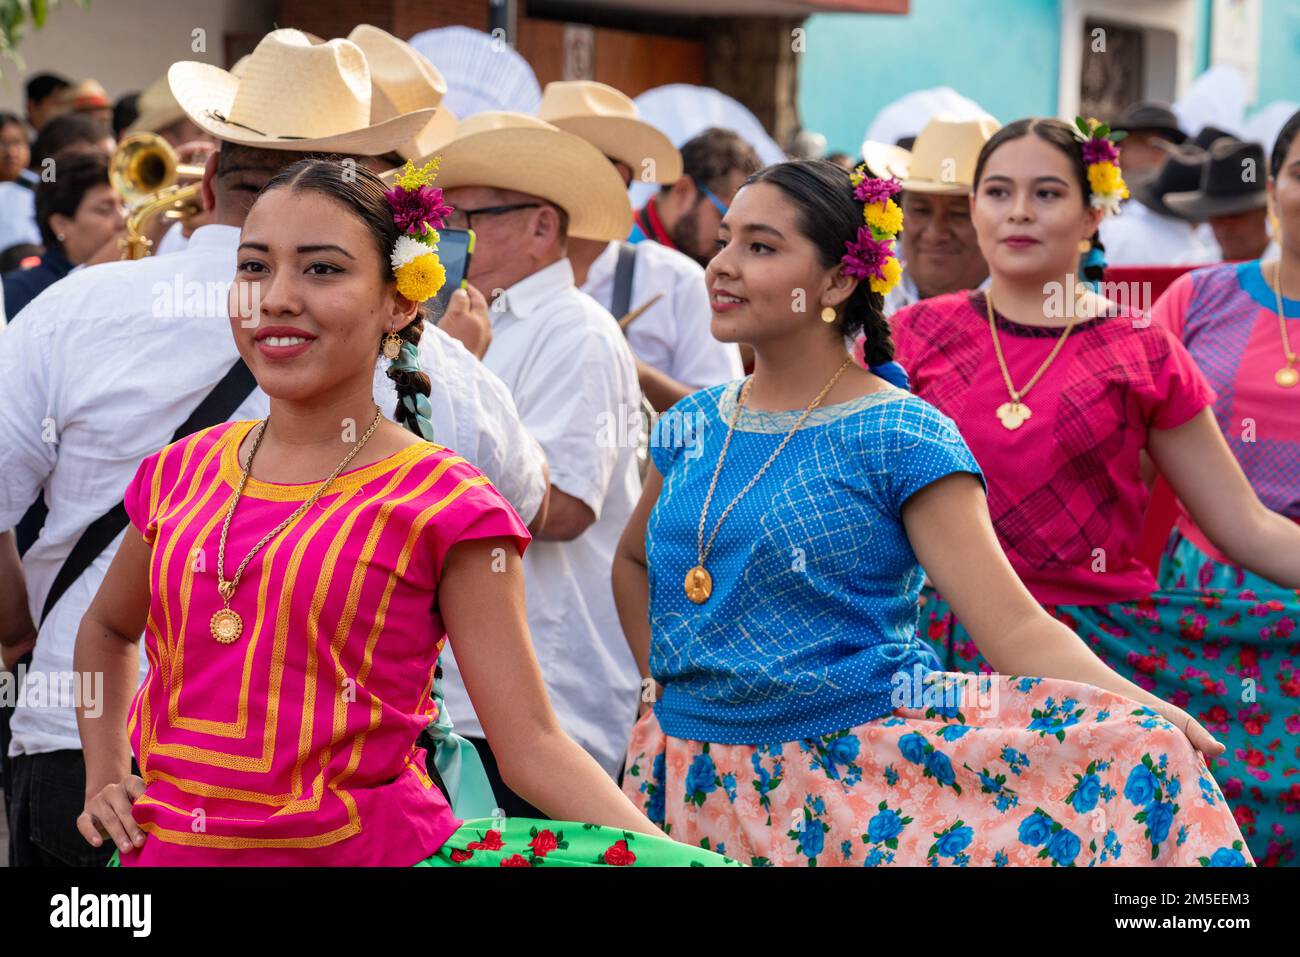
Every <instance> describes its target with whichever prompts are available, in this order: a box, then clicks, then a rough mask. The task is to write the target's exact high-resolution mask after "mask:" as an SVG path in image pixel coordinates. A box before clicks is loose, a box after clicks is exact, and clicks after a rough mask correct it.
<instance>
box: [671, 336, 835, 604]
mask: <svg viewBox="0 0 1300 957" xmlns="http://www.w3.org/2000/svg"><path fill="white" fill-rule="evenodd" d="M852 363H853V357H852V356H849V358H847V359H845V360H844V364H843V365H842V366H840V368H839V370H838V371H837V372H836V373H835V375H833V376H831V381H830V382H827V383H826V386H825V388H823V389H822V390H821V392H818V393H817V398H815V399H813V400H812V403H811V404H810V405H809V406H808V408H806V409H804V410H803V414H802V415H800V416H799V420H798V421H797V422H795V424H794V427H793V428H792V429H790V431H789V432H787V433H786V434H785V438H783V439H782V440H781V444H780V445H778V446H777V447H776V451H775V452H773V453H772V454H771V455H769V456H768V458H767V461H766V462H764V463H763V467H762V468H760V469H759V470H758V471H757V472H755V473H754V477H753V478H751V479H750V480H749V481H748V482H747V483H746V484H745V487H744V488H742V489H741V490H740V491H739V492H737V493H736V497H735V498H733V499H732V500H731V503H730V504H729V505H728V506H727V507H726V508H724V509H723V510H722V514H721V515H719V516H718V521H717V523H716V524H715V525H714V526H713V532H712V534H710V535H709V541H708V543H707V544H706V543H705V541H704V521H705V519H706V518H707V517H708V514H709V503H711V502H712V501H713V490H714V488H716V487H717V484H718V476H719V475H721V474H722V463H723V462H725V461H726V459H727V448H728V447H729V446H730V445H731V436H732V434H733V433H734V432H735V431H736V422H737V421H738V420H739V419H740V410H741V409H742V408H744V405H745V399H746V398H747V397H748V396H749V386H750V383H751V382H753V381H754V380H753V377H752V376H751V377H750V378H748V379H746V380H745V384H744V385H743V386H742V387H741V390H740V394H739V395H738V396H737V397H736V407H735V408H734V409H733V410H732V411H731V425H730V426H728V427H727V437H726V439H724V440H723V442H722V451H721V452H720V453H719V454H718V464H717V465H715V466H714V467H713V481H711V482H709V492H708V494H707V495H705V496H704V509H703V510H702V511H701V512H700V527H699V537H698V540H697V545H698V555H699V564H697V565H696V566H695V567H694V568H692V569H691V570H690V571H688V572H687V573H686V583H685V587H686V597H687V598H689V599H690V600H691V601H693V602H695V604H697V605H703V604H704V603H705V602H706V601H708V600H709V596H710V595H712V594H713V576H712V575H710V574H709V573H708V572H707V571H706V570H705V568H704V560H705V559H706V558H708V557H709V552H710V550H712V548H713V540H714V539H715V538H717V537H718V530H719V529H720V528H722V523H723V522H724V521H726V519H727V516H728V515H729V514H731V510H732V509H733V508H735V507H736V503H737V502H739V501H740V500H741V499H742V498H744V497H745V493H746V492H748V491H749V490H750V489H751V488H753V487H754V485H755V483H756V482H758V480H759V479H760V478H762V477H763V473H764V472H766V471H767V470H768V467H769V466H770V465H771V464H772V463H773V462H775V461H776V457H777V456H778V455H780V454H781V450H782V449H784V448H785V447H786V445H787V444H788V443H789V441H790V440H791V439H792V438H794V434H795V433H796V432H798V431H799V427H800V426H802V425H803V424H804V422H805V421H806V420H807V418H808V416H810V415H812V413H813V409H815V408H817V406H819V405H821V401H822V399H824V398H826V393H828V392H830V391H831V389H832V388H833V387H834V385H835V383H836V382H838V381H839V379H840V376H842V375H843V374H844V370H845V369H847V368H848V367H849V366H850V365H851V364H852Z"/></svg>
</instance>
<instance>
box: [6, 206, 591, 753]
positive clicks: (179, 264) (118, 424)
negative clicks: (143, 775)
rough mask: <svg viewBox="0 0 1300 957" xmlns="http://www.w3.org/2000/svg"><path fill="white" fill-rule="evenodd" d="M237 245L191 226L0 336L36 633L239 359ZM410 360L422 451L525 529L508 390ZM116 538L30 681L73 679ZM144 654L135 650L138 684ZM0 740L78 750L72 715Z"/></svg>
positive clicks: (380, 379) (54, 711)
mask: <svg viewBox="0 0 1300 957" xmlns="http://www.w3.org/2000/svg"><path fill="white" fill-rule="evenodd" d="M238 243H239V230H238V229H236V228H234V227H232V226H218V225H210V226H202V227H200V228H199V229H197V230H195V232H194V234H193V236H191V238H190V242H189V244H188V247H187V248H186V249H184V250H182V251H180V252H176V253H173V254H172V255H169V256H163V257H157V256H153V257H149V258H146V259H141V260H137V261H135V262H118V263H107V264H104V265H99V266H91V267H89V268H86V269H82V270H79V271H78V272H76V273H74V274H71V275H69V276H67V277H65V278H64V279H62V280H60V281H59V282H57V283H55V284H54V285H52V286H50V287H49V288H48V289H46V290H45V291H44V292H42V293H41V295H40V296H38V297H37V298H36V299H34V300H33V301H32V302H31V303H30V304H29V305H28V306H27V308H26V309H24V310H23V311H22V312H21V313H19V315H18V316H16V317H14V319H13V321H12V322H10V324H9V326H8V328H7V330H6V332H5V334H4V335H3V336H0V529H9V528H12V527H13V526H14V525H15V524H17V522H18V520H19V518H21V517H22V515H23V513H24V512H25V511H26V510H27V508H28V506H30V505H31V504H32V502H33V501H34V500H35V499H36V497H37V495H38V494H40V493H41V492H42V491H43V492H44V496H45V500H46V502H47V503H48V504H49V506H50V514H49V517H48V519H47V520H46V522H45V527H44V530H43V531H42V532H41V535H40V538H38V539H37V541H36V543H35V544H34V545H32V547H31V549H30V550H29V551H28V552H27V554H26V555H25V556H24V557H23V564H24V566H25V570H26V576H27V597H28V604H29V607H30V609H31V613H32V617H33V619H34V620H37V621H39V615H40V612H41V609H42V608H43V607H44V605H45V597H46V594H47V593H48V592H49V590H50V586H51V585H52V584H53V582H54V578H55V576H56V575H57V574H58V571H59V568H60V567H62V565H63V562H64V560H65V559H66V558H67V557H68V554H69V553H70V552H71V551H72V547H73V545H74V544H75V543H76V541H77V539H78V538H79V537H80V536H81V534H82V532H84V531H85V530H86V528H87V526H89V525H90V523H91V522H93V521H94V520H95V519H97V518H99V516H100V515H102V514H104V513H105V512H107V511H108V510H109V509H110V508H112V507H113V506H114V505H115V504H116V503H118V502H120V501H121V500H122V494H123V492H124V491H125V490H126V486H127V484H128V483H129V482H130V481H131V478H132V476H134V474H135V471H136V468H137V467H138V466H139V464H140V462H141V460H143V459H144V458H145V457H146V456H148V455H150V454H152V453H153V452H155V451H157V450H158V449H160V448H162V446H164V445H166V444H167V443H168V442H170V441H171V437H172V433H173V432H175V430H176V429H177V428H178V427H179V426H180V425H181V423H182V422H184V421H185V419H186V418H188V417H189V415H190V413H191V412H192V411H193V409H194V408H195V407H196V406H197V405H198V404H199V401H200V400H201V399H202V398H203V397H204V396H205V395H207V394H208V393H209V392H210V391H211V390H212V387H213V386H215V385H216V383H217V382H218V380H220V378H221V377H222V376H223V375H224V374H225V373H226V371H227V370H228V369H229V368H230V366H231V365H232V364H233V363H234V362H235V360H236V359H237V358H238V356H239V353H238V351H237V350H236V348H235V342H234V339H233V338H232V336H231V334H230V320H229V319H228V318H227V315H226V293H225V290H226V289H227V288H228V286H229V283H230V282H231V280H232V279H233V278H234V275H235V263H236V248H237V246H238ZM187 301H188V302H189V303H190V306H189V307H186V306H185V305H184V304H185V303H186V302H187ZM200 302H206V305H205V306H200V305H199V304H200ZM178 306H179V307H180V308H178ZM377 348H378V344H377V343H376V349H377ZM420 361H421V365H423V366H424V368H425V369H426V370H427V371H428V373H429V378H430V380H431V382H432V387H433V388H432V394H431V395H430V397H429V401H430V404H431V405H432V406H433V416H432V421H433V429H434V437H435V438H436V439H437V440H438V441H439V442H441V443H443V444H445V445H447V446H449V447H451V448H453V449H455V450H456V451H458V452H460V453H461V454H462V455H464V456H465V458H466V459H468V460H469V461H470V462H472V463H473V464H474V465H475V466H477V467H478V468H479V469H480V470H482V471H483V472H484V473H485V474H486V475H487V476H488V477H489V478H490V479H491V480H492V482H493V483H494V484H495V485H496V486H497V488H498V489H499V490H500V491H501V492H502V494H503V495H505V497H506V498H507V499H509V500H510V503H511V504H512V505H513V506H514V507H515V510H516V511H518V512H519V514H520V515H521V516H523V517H524V520H525V521H530V520H531V519H532V517H533V515H534V514H535V513H536V511H537V507H538V506H539V505H540V504H541V499H542V495H543V494H544V492H545V483H544V479H543V477H542V473H541V454H540V451H539V450H538V448H537V446H536V443H534V442H533V441H532V440H531V439H530V438H529V436H528V433H527V432H526V430H525V429H524V427H523V424H522V423H521V422H520V420H519V417H518V415H517V414H516V412H515V408H514V402H513V400H512V399H511V397H510V393H509V391H508V390H507V389H506V387H505V386H504V385H503V384H502V383H501V381H500V380H499V379H497V378H496V376H494V375H493V374H492V373H491V372H489V371H488V370H487V369H485V368H484V367H483V365H482V363H480V362H479V361H478V360H477V359H475V358H474V356H473V355H471V354H470V353H469V352H468V351H466V350H465V349H464V348H463V347H462V346H461V345H460V343H458V342H456V341H455V340H453V339H452V338H451V337H449V336H448V335H447V334H446V333H443V332H441V331H440V330H438V329H437V328H435V327H433V326H426V327H425V331H424V335H423V337H422V339H421V342H420ZM375 401H376V402H378V403H379V405H380V406H381V407H382V408H383V410H384V412H385V414H390V415H391V413H392V410H393V409H394V408H395V406H396V404H397V393H396V390H395V388H394V386H393V383H392V382H391V380H389V379H388V377H387V376H386V375H385V374H384V370H383V363H382V362H377V363H376V369H375ZM268 408H269V400H268V399H267V396H266V394H265V393H264V392H262V391H261V390H260V389H254V390H253V392H252V394H251V395H250V396H249V398H248V399H247V400H246V401H245V402H244V403H243V404H242V405H241V406H240V407H239V408H238V409H237V410H236V411H235V414H234V415H233V416H232V419H255V418H262V417H263V416H265V415H266V414H267V412H268ZM121 540H122V536H121V535H119V536H118V538H117V540H116V541H115V542H114V543H113V545H111V546H110V547H109V548H108V549H106V550H105V551H104V552H103V553H102V554H101V555H100V556H99V557H98V558H97V559H96V560H95V561H94V563H93V564H92V565H91V566H90V568H89V569H87V571H86V572H85V574H83V575H82V576H81V577H80V578H79V579H78V580H77V581H76V582H74V583H73V584H72V586H71V587H70V588H69V589H68V590H67V591H66V592H65V593H64V595H63V597H62V598H61V599H60V600H59V602H58V604H56V605H55V606H54V608H53V610H52V611H51V612H50V615H49V617H48V618H47V619H46V620H45V623H44V625H43V626H42V627H41V629H40V633H39V636H38V638H37V641H36V648H35V651H34V657H33V661H32V666H31V668H30V669H29V671H28V675H27V680H28V682H29V683H30V682H32V679H33V678H34V677H35V678H36V679H37V680H38V681H41V682H44V684H42V687H58V685H57V684H56V683H54V679H53V677H52V676H54V675H59V674H63V673H71V671H72V651H73V646H74V644H75V639H76V634H77V627H78V625H79V624H80V622H81V617H82V615H84V614H85V612H86V609H87V607H88V606H89V605H90V600H91V598H92V597H93V596H94V594H95V592H96V591H97V590H98V589H99V586H100V583H101V582H102V581H103V580H104V575H105V574H106V573H107V571H108V566H109V563H110V562H111V561H112V558H113V556H114V555H115V554H116V553H117V548H118V545H119V544H120V543H121ZM606 579H608V575H606ZM143 651H144V647H143V642H141V676H142V677H143V674H144V669H145V665H144V655H143ZM63 704H66V706H62V705H63ZM452 714H454V712H452ZM12 729H13V743H12V745H11V747H10V753H11V754H24V753H41V752H46V751H55V750H61V749H77V748H80V747H81V744H80V739H79V737H78V734H77V722H76V715H75V712H74V710H73V708H72V706H71V703H70V702H68V703H61V706H57V707H51V706H49V704H48V703H47V704H45V705H42V706H36V705H34V704H33V705H28V704H27V703H26V700H25V696H24V697H20V700H19V704H18V710H17V711H16V712H15V714H14V717H13V722H12Z"/></svg>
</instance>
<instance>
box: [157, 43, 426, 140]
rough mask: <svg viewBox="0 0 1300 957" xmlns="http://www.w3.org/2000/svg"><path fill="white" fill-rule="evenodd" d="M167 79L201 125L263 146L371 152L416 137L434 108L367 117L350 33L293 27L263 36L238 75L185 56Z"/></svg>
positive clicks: (366, 89)
mask: <svg viewBox="0 0 1300 957" xmlns="http://www.w3.org/2000/svg"><path fill="white" fill-rule="evenodd" d="M167 80H168V83H169V84H170V85H171V90H172V95H173V96H175V97H176V101H177V102H178V103H179V104H180V106H181V109H183V110H184V111H185V113H186V115H187V116H189V118H190V119H191V120H193V121H194V122H195V124H197V125H198V127H199V128H200V129H203V130H206V131H207V132H209V133H211V134H212V135H213V136H215V137H217V138H218V139H220V140H223V141H225V142H228V143H239V144H241V145H243V146H256V147H261V148H262V149H281V150H300V151H302V152H312V153H351V154H354V155H358V156H377V155H381V154H383V153H389V152H392V151H394V150H396V149H397V148H398V147H399V146H401V145H402V144H404V143H407V142H410V141H411V140H413V139H415V137H416V136H417V135H418V134H419V133H420V132H421V131H422V130H423V129H424V127H425V126H426V125H427V124H428V123H429V121H430V120H431V119H433V117H434V115H435V113H436V112H437V111H436V110H434V109H419V110H415V111H413V112H410V113H405V114H403V115H400V116H394V117H393V118H392V119H389V120H385V121H383V122H380V123H372V122H371V116H370V107H371V89H370V65H369V63H368V61H367V58H366V55H365V53H363V52H362V50H361V48H360V47H359V46H357V45H356V44H355V43H353V42H352V41H351V40H341V39H336V40H327V41H325V42H323V43H313V42H312V40H311V38H310V37H308V36H307V35H306V34H305V33H303V32H302V31H300V30H272V31H271V32H270V33H268V34H267V35H266V36H264V37H263V38H262V40H261V42H259V43H258V44H257V48H256V49H255V50H254V51H253V52H252V53H250V54H249V55H248V58H247V63H245V64H244V67H243V70H242V75H241V76H235V75H234V74H233V73H232V72H230V71H227V70H223V69H221V68H220V67H215V66H212V65H211V64H209V63H198V62H195V61H192V60H186V61H182V62H180V63H173V64H172V65H171V69H169V70H168V71H167Z"/></svg>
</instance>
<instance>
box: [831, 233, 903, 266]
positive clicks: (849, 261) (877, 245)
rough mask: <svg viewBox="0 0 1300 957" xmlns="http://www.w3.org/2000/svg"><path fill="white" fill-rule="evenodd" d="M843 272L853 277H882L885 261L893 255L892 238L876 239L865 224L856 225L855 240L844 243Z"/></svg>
mask: <svg viewBox="0 0 1300 957" xmlns="http://www.w3.org/2000/svg"><path fill="white" fill-rule="evenodd" d="M844 248H845V249H846V250H847V252H845V254H844V258H843V259H842V260H841V262H843V263H844V272H845V273H846V274H847V275H849V276H853V277H854V278H855V279H884V278H885V263H886V262H887V261H888V260H889V259H890V258H891V257H892V256H893V255H894V244H893V240H890V239H876V238H875V237H874V236H872V235H871V230H870V229H868V228H867V227H866V226H859V227H858V238H857V241H856V242H847V243H845V244H844Z"/></svg>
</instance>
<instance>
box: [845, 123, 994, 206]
mask: <svg viewBox="0 0 1300 957" xmlns="http://www.w3.org/2000/svg"><path fill="white" fill-rule="evenodd" d="M999 129H1001V124H1000V123H999V122H998V121H997V120H995V119H993V117H991V116H983V117H979V118H977V119H970V120H959V119H957V118H956V117H953V116H951V115H948V114H943V113H940V114H939V115H938V116H934V117H932V118H931V119H930V121H929V122H928V123H926V124H925V127H924V128H923V129H922V130H921V132H920V133H919V134H917V137H916V142H915V143H913V144H912V148H911V150H905V149H903V148H902V147H899V146H891V145H889V144H887V143H873V142H870V141H868V142H866V143H864V144H863V145H862V158H863V160H864V161H865V162H866V164H867V169H868V170H870V171H871V173H872V175H874V176H884V177H888V176H894V177H896V178H898V179H899V180H900V181H901V182H902V184H903V189H904V190H905V191H907V192H913V193H934V194H940V195H948V196H964V195H967V194H969V193H970V191H971V190H972V189H973V188H974V184H975V164H976V163H977V162H978V161H979V155H980V150H982V149H983V148H984V144H985V143H987V142H988V141H989V139H990V138H992V136H993V134H994V133H996V132H997V131H998V130H999Z"/></svg>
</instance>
